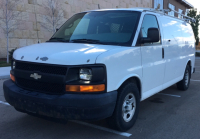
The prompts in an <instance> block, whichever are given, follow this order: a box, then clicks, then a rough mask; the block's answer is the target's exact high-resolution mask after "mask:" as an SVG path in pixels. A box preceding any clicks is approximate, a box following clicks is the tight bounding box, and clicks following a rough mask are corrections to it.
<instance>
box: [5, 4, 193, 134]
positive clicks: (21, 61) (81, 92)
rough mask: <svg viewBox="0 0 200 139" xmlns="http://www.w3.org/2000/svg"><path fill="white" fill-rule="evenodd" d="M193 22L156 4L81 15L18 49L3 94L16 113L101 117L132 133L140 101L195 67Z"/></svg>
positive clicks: (182, 85) (184, 80)
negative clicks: (48, 36) (45, 38)
mask: <svg viewBox="0 0 200 139" xmlns="http://www.w3.org/2000/svg"><path fill="white" fill-rule="evenodd" d="M194 64H195V39H194V34H193V31H192V28H191V26H190V24H188V23H187V22H186V20H182V19H178V18H174V17H170V16H167V15H166V14H165V13H163V12H158V11H156V10H152V9H139V8H138V9H116V10H113V9H112V10H97V11H89V12H82V13H78V14H76V15H74V16H73V17H71V18H70V19H69V20H68V21H67V22H66V23H65V24H64V25H63V26H62V27H61V28H60V29H59V30H58V31H57V32H56V33H55V34H54V35H53V37H52V38H51V39H50V40H49V41H48V42H46V43H41V44H35V45H31V46H27V47H23V48H20V49H18V50H16V51H15V52H14V56H13V62H12V69H11V72H10V73H11V74H10V76H11V80H8V81H5V82H4V95H5V99H6V100H7V102H8V103H10V104H11V105H12V106H13V107H15V109H16V110H18V111H21V112H25V113H29V114H35V115H44V116H49V117H54V118H61V119H79V120H100V119H105V118H107V120H108V123H109V125H111V127H113V128H115V129H117V130H120V131H126V130H128V129H130V128H131V127H132V126H133V125H134V123H135V121H136V119H137V116H138V113H139V105H140V101H143V100H145V99H146V98H148V97H150V96H152V95H154V94H156V93H158V92H160V91H162V90H163V89H165V88H167V87H169V86H171V85H173V84H177V88H178V89H179V90H183V91H184V90H187V89H188V87H189V84H190V77H191V74H192V73H193V72H194V71H195V69H194Z"/></svg>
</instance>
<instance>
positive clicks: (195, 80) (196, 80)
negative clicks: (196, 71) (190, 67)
mask: <svg viewBox="0 0 200 139" xmlns="http://www.w3.org/2000/svg"><path fill="white" fill-rule="evenodd" d="M190 81H193V82H200V80H190Z"/></svg>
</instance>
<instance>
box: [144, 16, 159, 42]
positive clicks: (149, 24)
mask: <svg viewBox="0 0 200 139" xmlns="http://www.w3.org/2000/svg"><path fill="white" fill-rule="evenodd" d="M149 28H158V29H159V26H158V21H157V19H156V16H154V15H145V17H144V20H143V23H142V27H141V37H143V38H147V34H148V29H149ZM160 43H161V41H159V42H156V43H153V44H160ZM148 44H149V43H148Z"/></svg>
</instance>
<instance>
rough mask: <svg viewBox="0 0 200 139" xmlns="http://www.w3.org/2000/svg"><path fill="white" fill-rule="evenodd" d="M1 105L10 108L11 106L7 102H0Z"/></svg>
mask: <svg viewBox="0 0 200 139" xmlns="http://www.w3.org/2000/svg"><path fill="white" fill-rule="evenodd" d="M0 104H4V105H7V106H10V104H8V103H6V102H3V101H0Z"/></svg>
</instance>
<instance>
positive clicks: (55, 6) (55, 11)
mask: <svg viewBox="0 0 200 139" xmlns="http://www.w3.org/2000/svg"><path fill="white" fill-rule="evenodd" d="M44 6H45V10H46V12H47V15H45V16H44V20H45V23H40V24H41V26H42V27H43V28H44V29H46V30H48V31H50V32H53V33H55V32H56V29H57V28H59V27H60V25H61V24H62V19H63V18H64V13H63V9H62V3H60V0H46V3H44Z"/></svg>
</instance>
